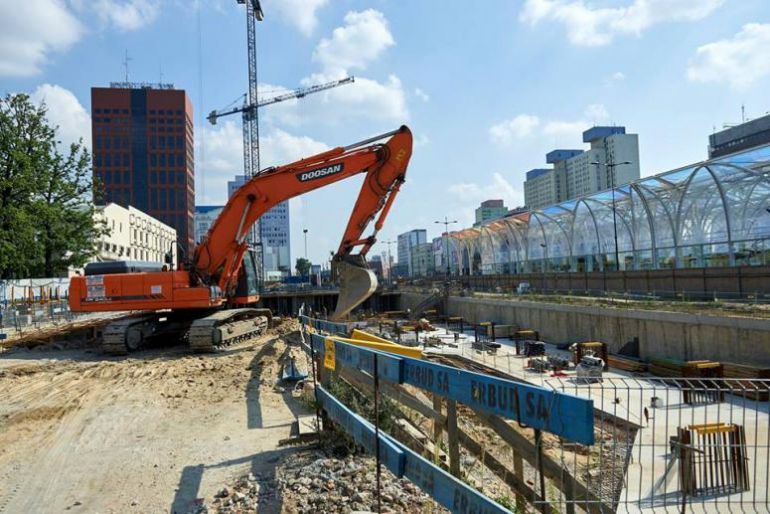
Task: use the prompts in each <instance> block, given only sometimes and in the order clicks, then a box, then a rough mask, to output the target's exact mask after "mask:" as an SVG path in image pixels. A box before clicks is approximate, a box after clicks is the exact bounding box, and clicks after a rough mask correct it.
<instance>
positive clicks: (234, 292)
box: [70, 127, 412, 348]
mask: <svg viewBox="0 0 770 514" xmlns="http://www.w3.org/2000/svg"><path fill="white" fill-rule="evenodd" d="M411 154H412V134H411V132H410V131H409V129H408V128H407V127H401V128H399V129H398V130H395V131H393V132H389V133H387V134H382V135H380V136H378V137H376V138H372V139H368V140H366V141H362V142H360V143H356V144H353V145H350V146H346V147H337V148H333V149H331V150H328V151H326V152H322V153H320V154H318V155H314V156H312V157H308V158H306V159H301V160H299V161H297V162H294V163H291V164H287V165H284V166H279V167H276V168H270V169H267V170H264V171H263V172H261V173H260V174H259V175H257V176H255V177H253V178H252V179H251V180H249V181H248V182H247V183H246V184H244V185H243V186H242V187H241V188H240V189H239V190H238V191H236V192H235V193H234V194H233V196H232V197H231V198H230V200H229V201H228V202H227V205H225V207H224V209H223V210H222V213H221V214H220V215H219V217H218V218H217V220H216V221H215V222H214V224H213V225H212V227H211V229H210V230H209V232H208V234H207V235H206V237H205V238H204V239H203V241H202V242H201V243H200V245H198V247H197V248H196V249H195V254H194V256H193V260H192V263H191V265H190V266H187V267H186V269H178V270H173V271H172V270H165V269H164V270H161V269H160V267H159V269H158V270H156V271H150V272H141V273H140V272H129V273H125V272H123V273H121V272H114V271H106V272H105V271H103V270H98V269H91V270H89V269H88V268H87V269H86V275H87V276H83V277H80V276H79V277H73V278H72V279H71V281H70V309H71V310H72V311H73V312H103V311H129V310H136V311H150V312H152V311H155V312H157V311H160V310H169V309H170V310H171V311H174V313H178V314H180V315H182V314H184V316H185V318H184V319H183V320H181V321H180V324H184V323H189V322H190V319H194V318H196V316H195V315H194V312H196V311H197V312H200V311H202V310H208V311H211V310H212V309H217V308H221V307H236V306H240V307H249V306H253V305H254V302H256V300H257V299H258V297H257V296H255V295H254V293H253V292H252V293H248V292H246V293H244V289H245V290H247V291H248V290H249V288H239V287H238V285H239V273H240V272H241V267H242V263H243V261H244V256H245V255H246V253H247V251H248V242H247V241H246V238H247V235H248V233H249V229H250V228H251V227H252V225H253V224H254V223H255V222H256V221H257V220H258V219H259V217H260V216H262V214H264V213H265V212H267V211H268V210H269V209H271V208H272V207H273V206H275V205H277V204H279V203H281V202H283V201H285V200H288V199H289V198H293V197H295V196H299V195H302V194H304V193H307V192H309V191H313V190H315V189H319V188H321V187H324V186H328V185H330V184H332V183H334V182H339V181H341V180H344V179H346V178H349V177H352V176H354V175H358V174H361V173H363V174H365V178H364V183H363V185H362V187H361V191H360V192H359V195H358V199H357V200H356V203H355V207H354V208H353V212H352V213H351V215H350V219H349V221H348V224H347V227H346V229H345V233H344V235H343V237H342V241H341V242H340V246H339V249H338V250H337V253H336V255H335V256H334V258H333V260H332V265H333V269H334V271H335V272H336V273H337V277H338V279H339V281H340V295H339V300H338V306H337V310H336V312H335V316H337V317H342V316H345V315H347V314H348V313H349V312H350V311H351V310H352V309H353V308H355V307H356V306H357V305H359V304H360V303H361V302H363V301H364V300H366V298H368V297H369V296H370V295H371V294H372V292H374V289H375V288H376V287H377V280H376V278H375V277H374V274H373V273H372V272H371V271H369V270H368V269H367V268H366V254H367V252H368V251H369V249H370V248H371V246H372V245H373V244H374V242H375V241H376V236H377V231H378V230H379V229H380V228H381V227H382V224H383V222H384V219H385V217H386V216H387V213H388V211H389V210H390V206H391V205H392V204H393V199H394V198H395V195H396V194H397V193H398V190H399V187H400V185H401V183H402V182H403V181H404V176H405V174H406V168H407V165H408V163H409V158H410V157H411ZM378 215H379V217H378V218H377V221H376V222H375V223H374V228H373V231H372V233H371V234H369V235H367V236H364V235H363V234H364V231H365V230H366V229H367V227H368V225H369V224H370V223H371V221H372V220H374V218H375V217H377V216H378ZM354 251H356V252H355V253H354ZM250 259H251V257H250ZM118 264H119V263H118ZM125 264H126V265H128V264H130V263H125ZM124 267H126V266H124ZM114 268H116V269H118V268H120V266H115V267H114ZM247 268H249V267H247ZM129 269H130V267H129ZM243 271H244V273H245V271H247V270H246V269H244V270H243ZM241 278H242V277H241ZM231 310H233V311H237V310H238V309H231ZM253 315H254V313H252V312H250V311H247V310H246V311H243V312H240V313H239V312H233V313H231V314H227V315H226V314H218V315H217V316H213V317H212V316H209V317H207V318H206V321H205V323H204V320H201V319H197V320H196V321H195V322H194V323H193V325H192V326H193V328H194V329H196V330H198V329H200V330H199V331H201V333H203V332H205V334H203V335H202V336H201V337H202V338H203V339H202V340H205V343H201V345H202V346H210V345H211V344H212V341H218V340H220V339H221V338H220V336H221V337H225V336H223V335H222V334H223V333H224V332H223V331H222V330H220V329H219V328H217V327H221V326H227V327H229V328H228V330H229V332H228V333H231V332H232V334H234V333H235V332H233V331H232V330H230V329H232V328H233V327H234V326H235V327H240V328H239V330H243V331H245V332H244V333H251V332H253V331H254V330H257V329H256V328H254V327H253V326H252V325H250V323H251V318H250V316H253ZM127 323H128V322H127ZM207 323H208V324H207ZM129 325H130V326H129ZM129 325H126V326H125V327H122V328H121V327H117V328H116V330H117V332H116V334H117V335H116V338H119V339H120V340H119V341H117V339H116V341H117V342H116V345H117V346H119V347H121V348H123V345H124V343H125V342H126V341H129V339H130V340H131V341H133V340H136V341H140V340H142V339H143V338H144V337H145V336H146V335H148V334H150V333H151V332H152V331H153V330H155V328H154V327H157V326H158V323H157V320H154V318H153V319H149V318H148V320H142V319H137V320H133V321H131V322H130V323H129ZM148 327H149V328H148ZM211 327H214V329H216V330H219V332H216V330H214V329H211ZM118 329H120V330H118ZM211 330H214V332H215V333H214V335H213V336H211ZM191 331H192V329H191ZM118 332H119V333H118ZM132 334H133V335H132ZM232 334H230V335H232ZM233 337H235V336H233ZM132 338H133V339H132ZM137 344H138V343H137ZM128 346H130V345H128Z"/></svg>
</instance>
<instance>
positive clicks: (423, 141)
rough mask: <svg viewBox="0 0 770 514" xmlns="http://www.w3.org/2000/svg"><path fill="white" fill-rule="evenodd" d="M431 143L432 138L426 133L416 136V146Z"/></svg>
mask: <svg viewBox="0 0 770 514" xmlns="http://www.w3.org/2000/svg"><path fill="white" fill-rule="evenodd" d="M428 144H430V138H429V137H428V136H426V135H425V134H418V135H416V136H415V137H414V147H415V148H419V147H421V146H426V145H428Z"/></svg>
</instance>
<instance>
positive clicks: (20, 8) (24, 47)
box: [0, 0, 83, 77]
mask: <svg viewBox="0 0 770 514" xmlns="http://www.w3.org/2000/svg"><path fill="white" fill-rule="evenodd" d="M82 34H83V27H82V25H81V24H80V22H79V21H78V20H77V18H75V16H73V14H72V13H71V12H70V11H69V9H68V8H67V6H66V4H64V3H63V2H61V1H59V0H25V1H23V2H11V1H8V0H6V1H0V76H22V77H27V76H31V75H35V74H37V73H40V70H41V67H42V66H43V65H44V64H45V63H46V62H47V61H48V58H49V54H51V53H55V52H64V51H66V50H67V49H69V48H70V47H71V46H72V45H73V44H74V43H75V42H77V41H78V39H80V37H81V36H82Z"/></svg>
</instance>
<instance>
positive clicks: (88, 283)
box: [69, 271, 224, 312]
mask: <svg viewBox="0 0 770 514" xmlns="http://www.w3.org/2000/svg"><path fill="white" fill-rule="evenodd" d="M69 294H70V309H71V310H72V311H75V312H102V311H132V310H163V309H205V308H211V307H218V306H220V305H222V303H223V302H224V299H223V298H222V297H221V295H219V296H217V295H212V294H211V289H210V288H209V287H206V286H197V287H191V286H190V274H189V272H187V271H159V272H151V273H116V274H111V275H94V276H89V277H72V279H71V280H70V292H69Z"/></svg>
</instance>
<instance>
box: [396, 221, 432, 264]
mask: <svg viewBox="0 0 770 514" xmlns="http://www.w3.org/2000/svg"><path fill="white" fill-rule="evenodd" d="M427 237H428V233H427V231H426V230H425V229H424V228H420V229H415V230H410V231H409V232H404V233H403V234H399V235H398V265H399V266H402V267H403V268H402V270H403V271H404V272H406V274H407V275H409V276H411V275H412V247H414V246H417V245H419V244H423V243H425V242H427Z"/></svg>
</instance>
